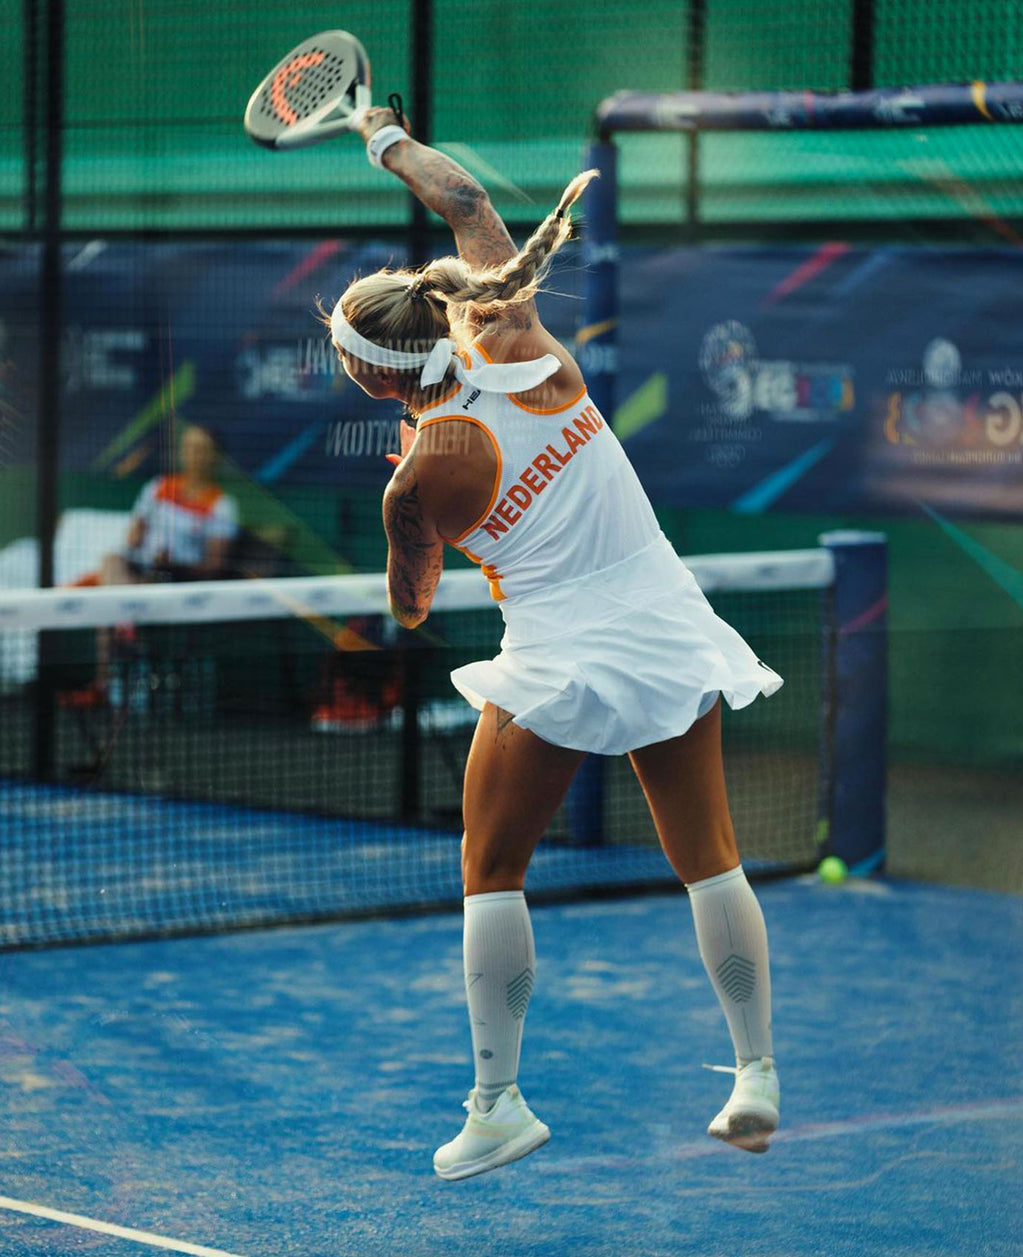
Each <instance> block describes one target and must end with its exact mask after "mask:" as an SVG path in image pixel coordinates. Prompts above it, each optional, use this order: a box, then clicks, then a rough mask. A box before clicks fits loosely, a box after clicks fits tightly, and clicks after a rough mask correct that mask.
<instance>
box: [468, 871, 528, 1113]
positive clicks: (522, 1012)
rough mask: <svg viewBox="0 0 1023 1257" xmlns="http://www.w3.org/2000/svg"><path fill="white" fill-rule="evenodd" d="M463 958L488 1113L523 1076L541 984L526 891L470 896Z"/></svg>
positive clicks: (479, 1096)
mask: <svg viewBox="0 0 1023 1257" xmlns="http://www.w3.org/2000/svg"><path fill="white" fill-rule="evenodd" d="M463 958H464V961H465V995H466V999H467V1001H468V1004H469V1025H470V1027H471V1029H472V1054H473V1061H474V1063H475V1066H476V1102H477V1104H478V1105H479V1107H480V1108H481V1109H484V1110H486V1109H489V1108H491V1107H493V1105H494V1103H495V1101H496V1100H497V1098H498V1096H500V1094H501V1092H502V1091H504V1089H505V1088H506V1087H508V1086H510V1085H511V1084H512V1083H513V1082H514V1081H515V1079H516V1078H517V1076H518V1072H519V1050H520V1048H521V1046H522V1023H523V1022H524V1020H525V1017H526V1006H527V1005H528V1004H529V997H530V995H531V994H532V991H533V983H534V981H535V980H536V951H535V948H534V945H533V927H532V925H531V924H530V920H529V909H528V908H527V907H526V896H525V894H524V893H523V892H522V891H521V890H500V891H494V892H492V893H490V894H485V895H466V897H465V933H464V936H463Z"/></svg>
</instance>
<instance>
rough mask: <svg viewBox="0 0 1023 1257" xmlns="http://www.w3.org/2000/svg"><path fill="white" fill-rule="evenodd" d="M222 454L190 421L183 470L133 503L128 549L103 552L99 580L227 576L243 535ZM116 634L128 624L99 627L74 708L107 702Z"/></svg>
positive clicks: (127, 631)
mask: <svg viewBox="0 0 1023 1257" xmlns="http://www.w3.org/2000/svg"><path fill="white" fill-rule="evenodd" d="M219 455H220V451H219V447H218V445H217V441H216V438H215V437H214V436H213V434H212V433H211V432H209V431H207V429H205V428H202V427H199V426H198V425H195V424H192V425H190V426H188V427H186V428H185V430H184V432H183V433H182V436H181V445H180V451H179V465H180V468H181V470H180V472H178V473H177V474H176V475H169V476H154V477H153V479H152V480H150V481H149V483H148V484H147V485H146V486H145V488H143V490H142V492H141V493H140V494H139V496H138V499H137V500H136V502H135V506H134V508H133V510H132V513H131V522H130V523H129V525H128V535H127V537H126V539H125V543H126V544H125V549H124V550H123V551H122V552H120V553H115V554H108V555H106V556H105V557H104V559H103V562H102V564H101V566H100V569H99V582H98V583H99V584H101V585H129V584H144V583H146V582H150V581H169V580H173V581H181V580H214V579H216V578H217V577H218V576H221V575H223V574H224V572H225V569H226V567H227V563H228V557H229V554H230V550H231V544H232V542H233V541H234V539H235V536H236V535H237V533H238V509H237V506H236V505H235V502H234V499H233V498H231V497H229V496H228V495H227V494H226V493H224V491H223V489H221V487H220V485H219V484H218V483H217V481H216V470H217V460H218V458H219ZM115 635H117V636H118V637H119V638H120V639H125V640H129V641H130V640H131V639H132V637H133V636H134V632H133V629H132V627H131V626H130V625H127V626H122V627H119V628H117V629H98V630H97V632H96V676H95V679H94V681H93V683H92V684H91V685H90V686H88V687H87V688H86V689H85V690H80V691H76V692H75V693H74V694H73V695H72V696H69V700H68V701H70V702H71V703H72V705H74V706H91V705H92V704H94V703H102V702H105V701H106V698H107V691H108V688H109V681H110V655H111V647H112V643H113V640H114V637H115Z"/></svg>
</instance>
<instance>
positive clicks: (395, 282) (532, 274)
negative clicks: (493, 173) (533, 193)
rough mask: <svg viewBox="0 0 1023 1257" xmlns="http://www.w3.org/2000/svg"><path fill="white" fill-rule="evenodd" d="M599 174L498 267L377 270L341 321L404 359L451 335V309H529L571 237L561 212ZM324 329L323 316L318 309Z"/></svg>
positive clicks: (360, 284)
mask: <svg viewBox="0 0 1023 1257" xmlns="http://www.w3.org/2000/svg"><path fill="white" fill-rule="evenodd" d="M598 173H599V172H598V171H596V170H586V171H584V172H583V173H582V174H580V175H576V177H575V178H574V179H573V180H572V182H571V183H570V184H569V185H568V187H567V188H566V189H565V191H564V192H563V193H562V196H561V200H560V201H559V202H558V204H557V207H556V208H555V209H554V210H552V211H551V213H549V214H548V215H547V217H546V218H545V219H544V220H543V222H542V223H541V224H540V226H539V227H537V229H536V230H535V231H534V232H533V234H532V235H531V236H530V237H529V239H528V240H527V241H526V243H525V245H524V246H523V247H522V249H521V250H520V251H519V252H518V253H517V254H516V255H515V256H514V257H513V258H509V259H508V261H507V262H502V263H501V265H500V266H492V267H486V268H483V269H481V270H473V269H472V268H471V267H470V266H468V264H467V263H465V262H463V261H462V259H461V258H457V257H446V258H438V259H437V261H435V262H431V263H429V264H428V265H426V266H424V267H422V268H420V269H419V270H418V271H412V270H406V269H398V270H389V269H385V270H381V271H377V272H376V273H375V274H373V275H366V276H364V277H363V278H362V279H357V280H355V281H354V282H353V283H351V284H350V285H349V286H348V288H347V289H346V291H345V293H344V296H343V297H342V298H341V309H342V310H343V312H344V315H345V318H346V319H347V320H348V321H349V323H351V325H352V326H353V327H354V328H355V329H356V330H357V331H359V332H360V333H361V334H362V335H363V336H365V337H366V338H367V340H371V341H373V342H374V343H375V344H377V345H387V346H389V347H391V348H394V349H402V350H407V351H411V352H419V351H420V350H423V349H425V350H429V349H430V348H431V347H432V345H433V344H434V342H435V341H437V340H438V339H439V338H440V337H442V336H449V335H450V334H451V325H452V322H453V319H452V317H451V316H452V315H455V314H457V311H456V309H455V307H458V306H470V305H472V306H478V307H482V308H485V309H486V310H487V311H495V312H496V311H497V310H498V309H499V308H500V307H502V306H510V305H514V304H518V303H519V302H522V301H530V300H531V299H532V298H533V297H534V296H535V295H536V293H537V292H538V291H539V289H540V285H541V283H542V282H543V280H544V277H545V276H546V275H547V272H548V271H549V270H550V266H551V261H552V259H553V257H554V254H555V253H557V251H558V249H560V248H561V246H562V245H563V244H564V243H565V241H566V240H567V239H568V238H569V236H570V235H571V232H572V220H571V218H570V217H569V214H568V211H569V209H570V208H571V206H572V205H573V204H574V203H575V202H576V201H577V200H578V199H579V197H580V196H581V195H582V193H583V190H584V189H585V187H586V186H587V184H588V183H589V182H590V180H591V179H594V178H596V176H597V174H598ZM321 313H322V314H323V315H324V316H325V318H324V321H325V322H326V323H328V325H329V322H330V318H329V314H328V312H327V311H326V310H323V309H322V307H321Z"/></svg>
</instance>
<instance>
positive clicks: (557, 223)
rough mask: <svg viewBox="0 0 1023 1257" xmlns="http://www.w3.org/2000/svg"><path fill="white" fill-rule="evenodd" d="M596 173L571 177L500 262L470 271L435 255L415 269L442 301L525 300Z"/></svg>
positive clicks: (532, 292)
mask: <svg viewBox="0 0 1023 1257" xmlns="http://www.w3.org/2000/svg"><path fill="white" fill-rule="evenodd" d="M597 174H598V172H597V171H596V170H586V171H584V172H583V173H582V174H580V175H576V177H575V178H574V179H573V180H572V182H571V183H570V184H569V185H568V187H567V188H566V189H565V191H564V192H563V193H562V196H561V200H560V201H559V202H558V205H557V208H556V209H554V210H552V211H551V213H549V214H548V215H547V217H546V218H545V219H544V220H543V222H542V223H541V224H540V226H539V227H537V229H536V231H534V232H533V234H532V235H531V236H530V237H529V239H528V240H527V241H526V243H525V244H524V245H523V247H522V249H521V250H520V251H519V252H518V253H517V254H516V255H515V257H513V258H509V259H508V261H507V262H502V264H501V265H500V266H492V267H487V268H486V269H483V270H477V271H473V270H470V269H469V268H468V267H467V266H466V265H465V263H464V262H461V261H460V260H459V259H458V258H441V259H440V260H439V261H437V262H434V263H433V264H432V265H430V266H427V267H425V268H424V269H423V270H422V272H421V275H422V276H423V279H424V280H425V286H426V288H427V291H429V292H431V293H435V294H436V295H437V296H439V297H440V298H442V299H443V300H444V301H446V302H447V304H448V305H463V304H468V303H471V304H473V305H478V306H493V305H510V304H512V303H514V302H519V301H529V300H531V299H532V298H533V297H534V296H535V295H536V292H537V290H538V289H539V287H540V284H541V282H542V281H543V279H544V276H545V275H546V274H547V272H548V271H549V270H550V266H551V261H552V259H553V257H554V254H555V253H557V251H558V250H559V249H560V248H561V246H562V245H563V244H564V243H565V241H566V240H567V239H568V238H569V236H570V235H571V232H572V220H571V218H570V217H569V215H568V210H569V208H570V207H571V206H572V205H573V204H574V203H575V202H576V201H577V200H578V199H579V197H580V196H581V195H582V193H583V189H584V188H585V187H586V185H587V184H588V183H589V182H590V180H591V179H594V178H596V177H597Z"/></svg>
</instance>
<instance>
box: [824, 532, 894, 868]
mask: <svg viewBox="0 0 1023 1257" xmlns="http://www.w3.org/2000/svg"><path fill="white" fill-rule="evenodd" d="M819 540H820V544H821V545H822V546H824V547H825V548H826V549H827V550H829V551H830V553H831V556H832V558H833V560H834V564H835V583H834V588H833V590H832V599H833V613H832V615H831V616H830V617H829V620H830V623H829V622H828V621H826V623H825V632H826V633H827V634H828V637H827V639H826V641H825V660H826V667H827V669H828V671H829V673H830V677H831V684H830V686H829V688H828V690H827V706H828V718H829V726H830V739H829V742H830V755H831V769H832V772H831V785H830V815H829V816H828V825H827V830H826V833H824V834H822V835H821V836H822V838H823V849H822V851H821V855H836V856H839V857H840V858H841V859H842V860H844V861H845V863H846V864H847V865H848V867H849V871H850V872H851V873H853V874H859V875H861V876H862V875H865V874H867V873H872V872H877V871H879V870H881V869H882V868H883V867H884V859H885V792H886V777H887V707H888V539H887V537H886V536H885V535H884V533H877V532H853V531H844V530H843V531H837V532H826V533H822V534H821V536H820V539H819Z"/></svg>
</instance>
